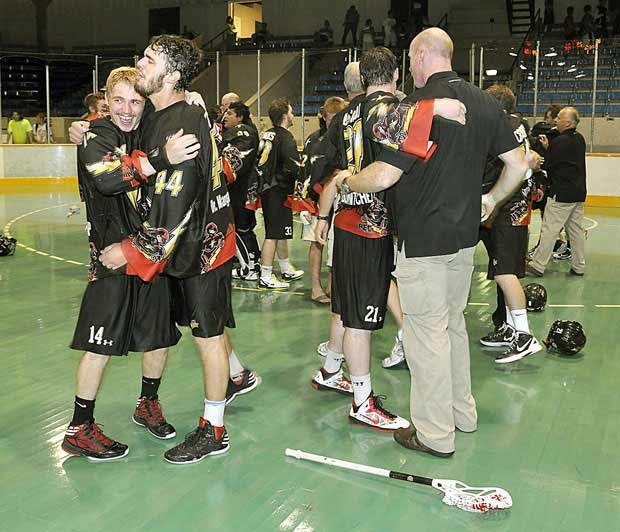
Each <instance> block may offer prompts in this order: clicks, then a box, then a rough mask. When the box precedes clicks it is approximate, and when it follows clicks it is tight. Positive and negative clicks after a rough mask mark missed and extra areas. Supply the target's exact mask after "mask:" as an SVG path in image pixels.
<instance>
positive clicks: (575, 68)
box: [566, 65, 577, 74]
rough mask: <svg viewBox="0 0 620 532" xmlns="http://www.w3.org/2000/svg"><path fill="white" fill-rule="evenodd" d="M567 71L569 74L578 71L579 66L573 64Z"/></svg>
mask: <svg viewBox="0 0 620 532" xmlns="http://www.w3.org/2000/svg"><path fill="white" fill-rule="evenodd" d="M566 72H568V73H569V74H570V73H571V72H577V67H576V66H575V65H571V67H570V68H569V69H568V70H567V71H566Z"/></svg>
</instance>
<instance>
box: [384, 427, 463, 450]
mask: <svg viewBox="0 0 620 532" xmlns="http://www.w3.org/2000/svg"><path fill="white" fill-rule="evenodd" d="M394 439H395V440H396V442H397V443H400V444H401V445H402V446H403V447H407V449H412V450H414V451H421V452H423V453H428V454H432V455H433V456H438V457H439V458H450V457H451V456H452V455H453V454H454V451H452V452H451V453H442V452H440V451H436V450H435V449H431V448H430V447H427V446H426V445H424V444H423V443H422V442H421V441H420V440H418V436H417V434H416V431H415V428H414V427H413V426H411V427H409V428H406V429H398V430H396V431H394Z"/></svg>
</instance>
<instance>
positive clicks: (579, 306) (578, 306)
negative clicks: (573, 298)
mask: <svg viewBox="0 0 620 532" xmlns="http://www.w3.org/2000/svg"><path fill="white" fill-rule="evenodd" d="M547 306H548V307H555V308H583V307H585V305H547Z"/></svg>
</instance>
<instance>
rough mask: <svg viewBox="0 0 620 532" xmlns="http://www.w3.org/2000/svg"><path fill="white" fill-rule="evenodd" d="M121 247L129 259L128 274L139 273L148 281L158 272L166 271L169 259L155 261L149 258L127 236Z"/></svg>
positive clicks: (139, 275)
mask: <svg viewBox="0 0 620 532" xmlns="http://www.w3.org/2000/svg"><path fill="white" fill-rule="evenodd" d="M121 249H122V250H123V254H124V255H125V258H126V259H127V270H126V273H127V275H137V276H138V277H140V279H142V280H143V281H146V282H147V283H148V282H150V281H152V280H153V279H154V278H155V277H156V276H157V275H158V274H160V273H161V272H162V271H164V268H165V267H166V262H168V261H167V260H162V261H161V262H153V261H151V260H149V259H147V258H146V257H145V256H144V255H142V253H140V252H139V251H138V250H137V249H136V248H135V247H134V246H132V245H131V242H130V241H129V239H127V238H125V239H124V240H123V241H122V242H121Z"/></svg>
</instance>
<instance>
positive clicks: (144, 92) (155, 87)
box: [135, 72, 166, 98]
mask: <svg viewBox="0 0 620 532" xmlns="http://www.w3.org/2000/svg"><path fill="white" fill-rule="evenodd" d="M164 77H166V74H165V73H164V72H162V73H161V74H160V75H159V76H157V77H156V78H153V79H151V80H149V81H148V82H147V80H146V79H141V80H140V81H138V83H136V86H135V89H136V92H137V93H138V94H139V95H140V96H142V97H143V98H148V97H149V96H150V95H151V94H154V93H156V92H159V91H160V90H161V89H162V88H163V86H164Z"/></svg>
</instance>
